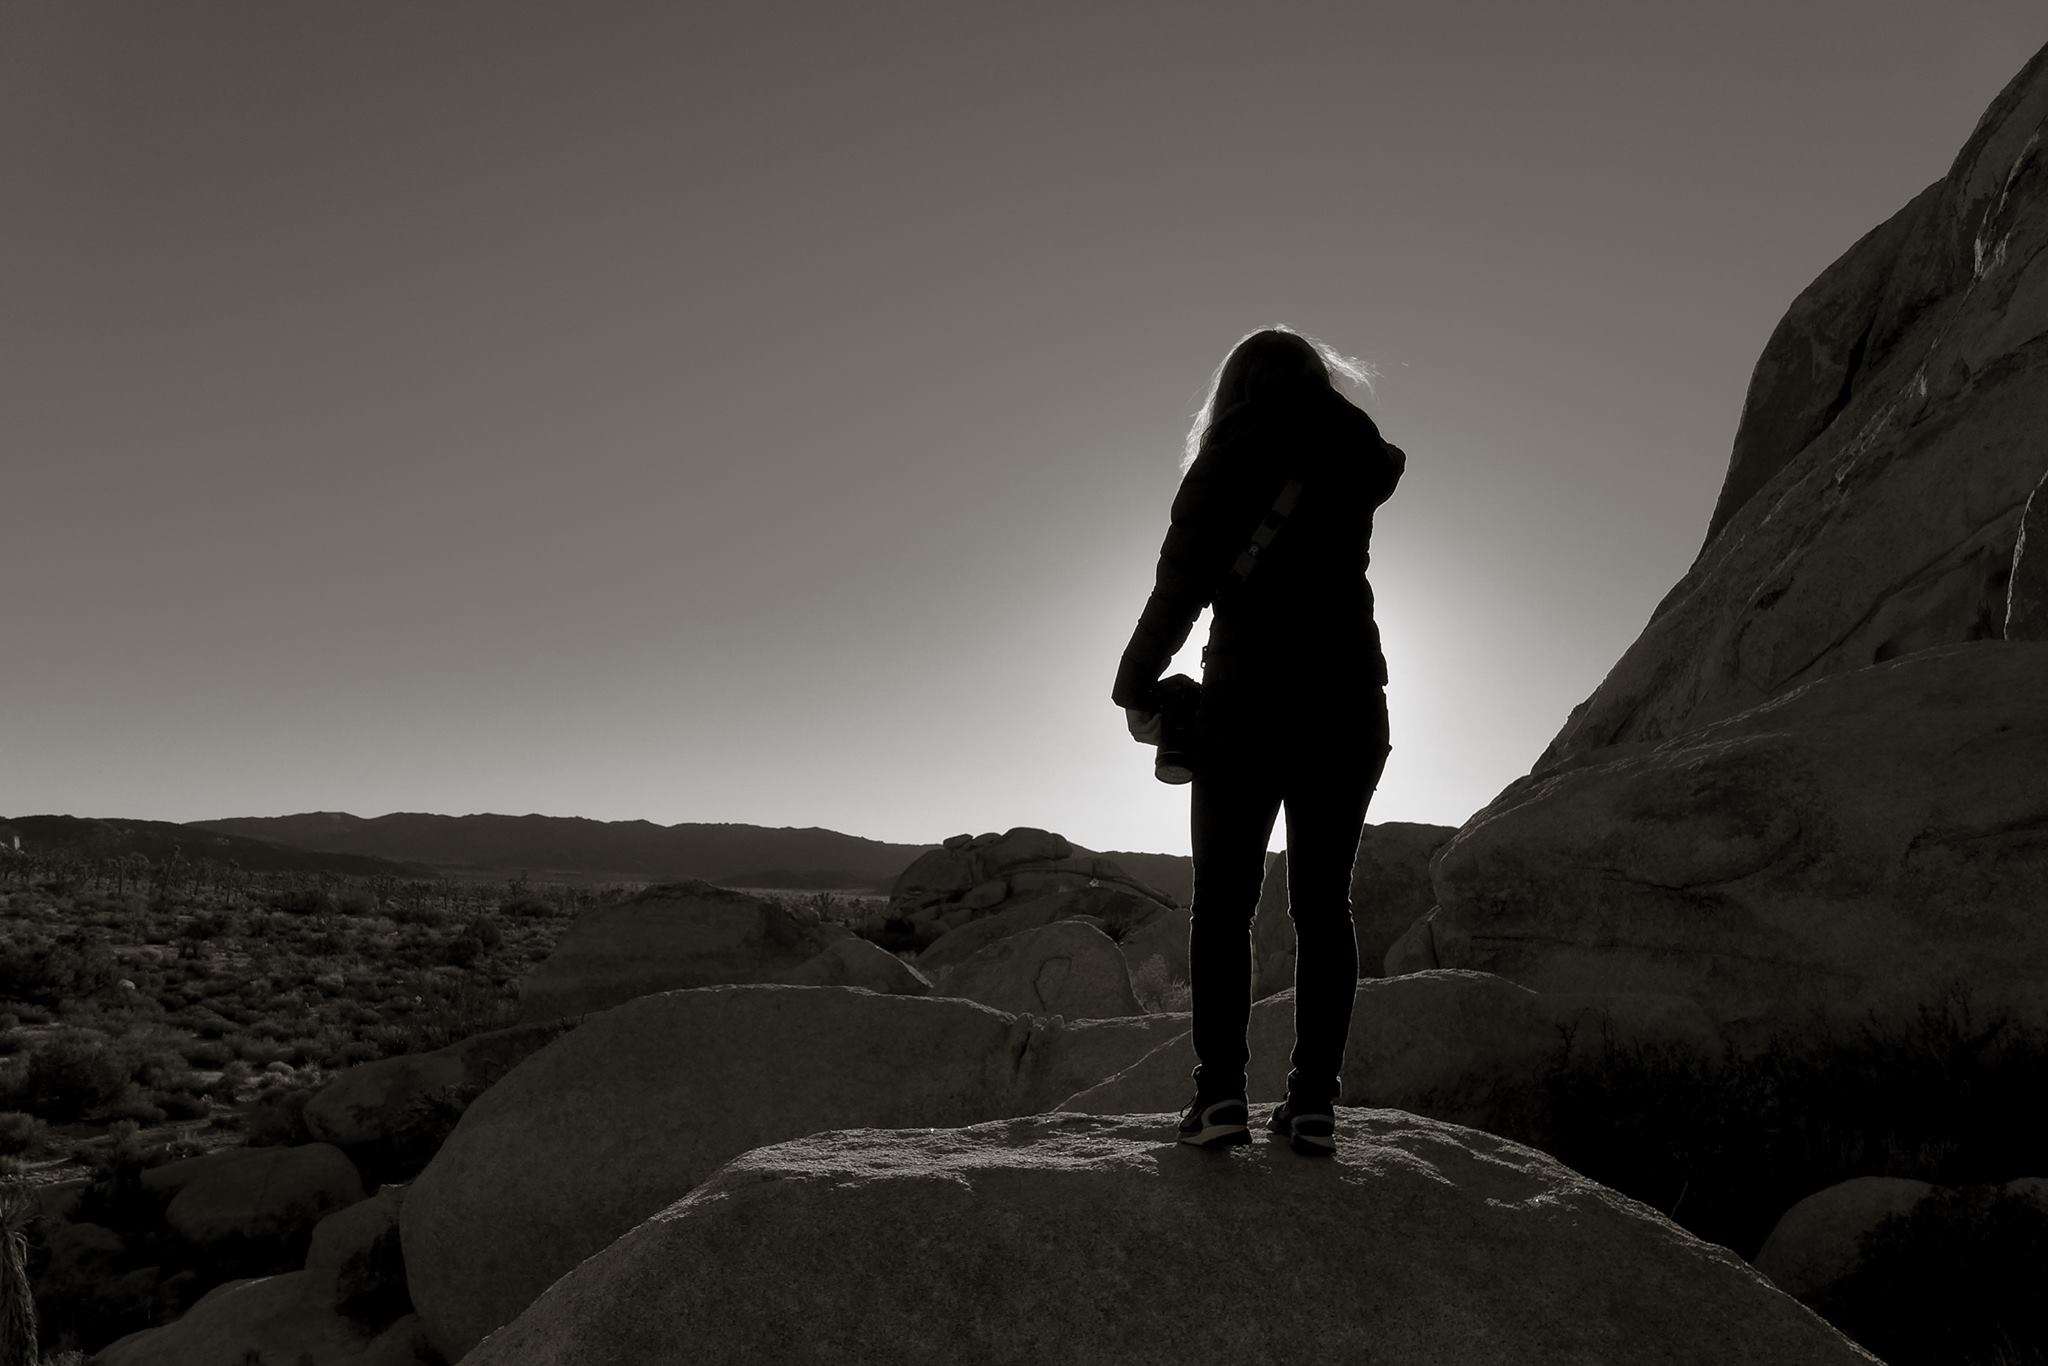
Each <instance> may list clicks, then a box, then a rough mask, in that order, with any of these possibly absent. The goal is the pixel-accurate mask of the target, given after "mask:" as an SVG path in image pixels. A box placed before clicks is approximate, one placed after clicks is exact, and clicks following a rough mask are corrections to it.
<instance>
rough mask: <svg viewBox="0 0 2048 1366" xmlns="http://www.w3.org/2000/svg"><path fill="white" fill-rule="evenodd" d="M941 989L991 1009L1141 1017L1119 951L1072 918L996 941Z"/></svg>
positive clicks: (1074, 1017) (958, 968) (961, 965)
mask: <svg viewBox="0 0 2048 1366" xmlns="http://www.w3.org/2000/svg"><path fill="white" fill-rule="evenodd" d="M940 990H941V991H942V992H943V993H944V994H945V995H947V996H958V997H962V998H964V999H966V1000H969V1001H979V1002H980V1003H981V1004H983V1005H985V1006H994V1007H995V1008H996V1009H997V1010H1007V1011H1010V1012H1012V1013H1030V1014H1034V1015H1064V1016H1066V1017H1067V1018H1068V1019H1070V1020H1083V1019H1087V1020H1100V1019H1109V1018H1113V1017H1115V1016H1119V1015H1136V1014H1139V1013H1140V1007H1139V1005H1138V998H1137V997H1136V996H1135V995H1133V994H1132V992H1131V974H1130V969H1129V968H1128V967H1126V966H1125V963H1124V956H1123V953H1122V952H1121V951H1120V950H1118V948H1117V946H1116V945H1115V943H1113V942H1112V941H1111V940H1110V937H1109V936H1108V935H1106V934H1104V933H1103V932H1102V931H1101V930H1098V929H1096V928H1095V927H1094V926H1093V925H1089V924H1084V923H1081V922H1078V921H1073V920H1060V921H1055V922H1053V923H1052V924H1050V925H1041V926H1039V927H1038V928H1037V929H1035V930H1024V931H1022V932H1020V933H1018V934H1013V935H1010V936H1008V937H1006V938H1003V939H999V940H997V941H996V942H995V943H993V944H990V945H989V946H988V947H987V948H985V949H983V950H981V951H980V952H979V953H976V954H975V955H974V956H973V957H971V958H968V959H966V960H965V961H963V962H961V963H959V964H958V965H956V966H955V967H954V968H953V969H952V970H951V971H949V972H948V973H947V974H946V979H945V982H944V984H943V985H942V986H941V987H940Z"/></svg>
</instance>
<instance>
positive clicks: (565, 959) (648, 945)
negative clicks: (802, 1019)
mask: <svg viewBox="0 0 2048 1366" xmlns="http://www.w3.org/2000/svg"><path fill="white" fill-rule="evenodd" d="M845 933H846V931H844V930H840V929H838V928H837V927H836V926H828V925H823V924H821V923H820V921H819V917H818V916H817V914H816V913H815V912H812V911H807V910H787V909H785V908H783V907H781V906H779V905H777V904H776V903H774V902H772V901H767V900H764V899H762V898H761V897H757V896H749V895H748V894H746V893H745V892H735V891H732V890H730V889H728V888H725V887H718V886H714V885H713V884H711V883H709V882H698V881H690V882H667V883H662V884H659V885H657V886H653V887H647V888H644V889H643V890H641V891H639V892H636V893H633V894H632V895H630V896H625V897H622V898H620V899H619V900H617V901H615V902H612V903H610V904H609V905H604V906H597V907H593V908H592V909H590V910H589V911H586V912H585V913H584V914H583V915H582V916H581V917H580V918H579V919H578V920H577V921H576V923H575V924H574V925H572V926H571V927H570V928H569V932H568V933H567V934H565V935H563V936H562V938H561V941H560V942H559V943H558V944H556V945H555V950H554V952H553V953H551V954H549V955H548V956H547V960H546V961H545V962H543V963H542V964H541V965H540V966H539V967H538V968H536V969H534V970H533V971H532V972H531V973H529V974H528V975H527V976H526V977H525V979H524V980H522V981H521V982H520V983H519V1013H520V1018H521V1019H523V1020H528V1021H532V1020H549V1019H554V1018H557V1017H559V1016H564V1015H583V1014H588V1013H589V1012H591V1011H594V1010H604V1009H606V1008H608V1007H610V1006H615V1005H617V1004H619V1003H620V1002H621V1001H630V1000H632V999H633V998H634V997H636V996H645V995H647V994H648V993H649V992H655V991H671V990H674V989H676V988H678V987H702V986H715V985H720V984H724V983H729V982H769V981H775V980H777V979H779V978H781V977H782V976H783V975H784V974H786V973H788V972H790V971H792V970H793V969H795V968H797V967H799V966H800V965H802V964H803V963H804V961H805V960H806V959H809V958H812V957H814V956H815V955H817V954H818V953H819V952H820V951H822V950H823V949H824V948H825V947H826V945H827V943H828V942H829V941H830V940H832V939H834V938H838V937H841V936H843V935H844V934H845Z"/></svg>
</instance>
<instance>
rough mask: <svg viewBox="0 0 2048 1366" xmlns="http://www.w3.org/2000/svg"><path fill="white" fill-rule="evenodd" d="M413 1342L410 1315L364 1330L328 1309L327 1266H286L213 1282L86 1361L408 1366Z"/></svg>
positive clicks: (108, 1364)
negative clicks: (184, 1306)
mask: <svg viewBox="0 0 2048 1366" xmlns="http://www.w3.org/2000/svg"><path fill="white" fill-rule="evenodd" d="M418 1346H419V1325H418V1323H417V1321H416V1320H413V1319H411V1318H410V1317H408V1318H406V1319H401V1320H399V1321H398V1322H397V1323H395V1324H393V1325H392V1326H391V1327H390V1328H388V1329H385V1330H384V1331H383V1332H381V1333H372V1332H367V1331H365V1330H364V1329H362V1328H361V1327H359V1326H358V1325H357V1324H355V1323H354V1322H353V1321H351V1320H350V1319H349V1318H347V1317H346V1316H344V1315H342V1314H340V1313H337V1312H336V1311H335V1308H334V1273H333V1272H332V1271H293V1272H288V1273H286V1274H284V1275H281V1276H262V1277H258V1278H257V1279H255V1280H246V1281H229V1282H228V1283H227V1284H226V1285H222V1286H217V1287H215V1288H214V1289H213V1290H211V1291H209V1292H208V1293H207V1294H206V1295H205V1296H204V1297H203V1298H201V1299H200V1301H199V1302H198V1303H197V1304H195V1305H193V1306H192V1307H191V1308H190V1309H188V1310H186V1311H185V1313H184V1315H183V1316H182V1317H180V1318H179V1319H178V1320H177V1321H176V1322H175V1323H170V1324H166V1325H165V1326H163V1327H161V1328H149V1329H145V1330H144V1331H142V1332H140V1333H130V1334H129V1335H128V1336H127V1337H124V1338H121V1339H120V1340H118V1341H116V1342H114V1343H112V1344H110V1345H108V1346H107V1347H105V1348H103V1349H101V1351H100V1354H99V1355H98V1356H97V1357H95V1358H94V1360H95V1361H97V1362H99V1363H100V1366H238V1364H239V1363H242V1362H247V1361H252V1360H256V1361H264V1362H277V1363H280V1364H282V1363H298V1366H411V1364H412V1363H415V1362H420V1361H422V1360H423V1358H422V1357H421V1356H420V1355H419V1352H418Z"/></svg>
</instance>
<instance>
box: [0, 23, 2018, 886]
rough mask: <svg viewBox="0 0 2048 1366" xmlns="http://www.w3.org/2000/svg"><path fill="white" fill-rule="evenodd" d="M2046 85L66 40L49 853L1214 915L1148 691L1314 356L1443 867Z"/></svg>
mask: <svg viewBox="0 0 2048 1366" xmlns="http://www.w3.org/2000/svg"><path fill="white" fill-rule="evenodd" d="M2043 41H2048V10H2044V9H2043V8H2042V6H2041V5H2040V4H2039V3H2038V0H1944V2H1943V3H1940V4H1934V3H1928V2H1927V0H1915V2H1914V3H1895V2H1887V0H1770V2H1769V3H1749V2H1745V3H1730V2H1729V0H1696V2H1694V3H1668V4H1667V3H1659V4H1643V3H1640V2H1639V0H1628V2H1626V3H1624V2H1622V0H1615V2H1614V3H1547V4H1540V5H1539V4H1526V3H1498V4H1485V5H1475V4H1463V3H1432V4H1427V5H1423V4H1404V5H1372V4H1323V5H1287V4H1278V3H1275V4H1262V5H1259V6H1245V5H1242V4H1234V3H1187V4H1143V5H1140V4H1117V3H1090V4H1061V3H1038V4H1031V5H1012V4H1002V5H994V4H990V5H979V4H959V3H952V2H951V0H947V2H945V3H916V4H873V5H858V6H855V5H842V4H808V5H780V4H745V5H726V6H717V7H712V6H702V5H689V4H682V5H678V4H672V3H654V2H653V0H632V2H630V3H606V4H602V5H586V4H572V3H568V2H567V0H562V2H561V3H556V4H552V5H546V6H540V5H531V4H523V3H507V2H506V0H488V3H483V2H481V0H479V2H475V3H460V4H455V3H433V2H431V0H403V2H402V3H400V2H398V0H389V2H378V3H367V2H366V0H349V2H348V3H339V2H338V0H335V2H332V3H320V4H315V3H294V4H278V3H275V2H274V0H250V2H249V3H242V4H233V5H229V4H217V3H203V2H201V0H178V3H175V4H164V3H159V2H158V0H133V2H132V3H126V4H95V3H79V2H78V0H11V3H8V4H6V5H5V6H4V7H0V175H4V187H5V188H4V191H0V300H4V307H0V588H4V592H0V815H25V814H30V813H37V812H69V813H73V814H78V815H95V816H125V817H147V818H156V819H164V820H189V819H198V818H205V817H215V816H228V815H266V814H276V813H282V812H290V811H300V810H316V809H317V810H347V811H353V812H355V813H357V814H359V815H366V816H368V815H379V814H382V813H384V812H387V811H393V810H413V811H441V812H449V813H458V814H459V813H464V812H472V811H500V812H512V813H523V812H528V811H538V812H543V813H549V814H558V815H581V816H590V817H597V818H602V819H620V818H645V819H649V820H654V821H659V822H663V823H668V822H674V821H683V820H693V821H695V820H701V821H745V822H755V823H759V824H764V825H798V826H802V825H820V826H826V827H830V828H833V829H837V830H843V831H847V832H850V833H853V834H859V835H867V836H871V837H874V838H879V839H890V840H903V841H934V840H938V839H941V838H943V837H944V836H946V835H949V834H952V833H954V832H956V831H963V830H975V831H979V830H986V829H1004V828H1007V827H1009V826H1012V825H1039V826H1046V827H1049V828H1052V829H1055V830H1059V831H1061V832H1063V833H1065V834H1067V835H1069V836H1071V837H1072V838H1074V839H1075V840H1077V841H1079V842H1080V843H1082V844H1085V845H1089V846H1091V847H1095V848H1138V849H1150V850H1159V851H1165V852H1174V853H1185V852H1187V849H1188V832H1187V790H1186V789H1185V788H1171V787H1167V786H1164V785H1162V784H1159V783H1157V782H1155V781H1154V780H1153V779H1152V777H1151V769H1150V763H1149V759H1150V754H1151V752H1150V751H1149V750H1146V749H1143V748H1141V747H1139V746H1138V745H1136V744H1135V743H1134V742H1133V741H1131V740H1130V739H1129V737H1128V735H1127V734H1126V732H1125V729H1124V718H1123V714H1122V713H1121V712H1120V711H1118V710H1117V709H1116V708H1115V707H1113V706H1112V705H1111V704H1110V702H1109V689H1110V682H1111V679H1112V676H1113V675H1114V673H1115V670H1116V662H1117V656H1118V654H1119V652H1120V651H1121V650H1122V648H1123V644H1124V641H1125V639H1126V638H1127V637H1128V635H1129V632H1130V629H1131V626H1132V623H1133V622H1134V621H1135V620H1136V618H1137V614H1138V610H1139V608H1140V607H1141V606H1142V604H1143V602H1144V598H1145V594H1146V592H1147V590H1148V589H1149V587H1150V583H1151V575H1152V570H1153V565H1154V561H1155V558H1156V556H1157V553H1158V549H1159V541H1160V538H1161V536H1162V535H1163V533H1164V531H1165V529H1166V515H1167V506H1168V504H1169V503H1170V501H1171V499H1172V497H1173V493H1174V489H1175V484H1176V481H1177V479H1178V477H1179V475H1178V470H1177V462H1178V457H1179V446H1180V441H1181V437H1182V435H1183V433H1184V432H1185V430H1186V426H1187V421H1188V413H1189V411H1190V410H1191V408H1192V407H1193V406H1194V404H1195V403H1196V402H1197V400H1198V399H1199V397H1200V394H1201V390H1202V386H1203V384H1204V382H1205V381H1206V379H1207V377H1208V375H1209V373H1210V371H1211V369H1212V368H1213V367H1214V365H1215V364H1216V363H1217V361H1218V360H1220V359H1221V357H1222V355H1223V352H1224V351H1225V350H1226V349H1227V348H1228V347H1229V345H1230V344H1231V343H1232V342H1234V341H1235V340H1236V339H1237V338H1238V337H1239V336H1240V335H1241V334H1242V333H1244V332H1245V331H1247V330H1249V329H1251V328H1253V327H1256V326H1259V325H1262V324H1266V323H1270V322H1275V321H1280V322H1285V323H1287V324H1290V325H1292V326H1294V327H1297V328H1299V329H1301V330H1303V331H1306V332H1309V333H1311V334H1313V335H1317V336H1321V337H1323V338H1325V339H1326V340H1328V341H1330V342H1331V343H1333V344H1335V345H1336V346H1338V347H1339V348H1340V349H1342V350H1344V351H1346V352H1349V353H1352V354H1355V355H1359V356H1362V357H1364V358H1365V359H1368V360H1370V361H1372V362H1374V363H1375V364H1377V365H1378V366H1379V367H1380V369H1381V370H1382V372H1383V374H1384V378H1383V379H1382V381H1381V382H1380V384H1379V386H1378V391H1377V393H1376V394H1375V395H1372V396H1368V397H1364V398H1363V400H1362V401H1363V403H1364V406H1366V407H1367V408H1368V410H1369V411H1371V412H1372V413H1373V414H1374V415H1375V417H1376V418H1377V419H1378V420H1379V422H1380V425H1381V427H1382V429H1383V430H1384V431H1385V432H1386V433H1387V435H1388V437H1389V438H1390V439H1392V440H1393V441H1395V442H1397V443H1398V444H1400V445H1401V446H1403V447H1404V448H1406V450H1407V451H1408V454H1409V466H1408V474H1407V478H1406V480H1405V482H1404V483H1403V485H1402V487H1401V489H1400V491H1399V492H1398V493H1397V494H1396V496H1395V498H1394V500H1393V501H1392V502H1390V503H1389V504H1388V505H1387V506H1386V507H1385V508H1384V509H1382V511H1381V513H1380V517H1379V523H1378V534H1377V536H1376V537H1375V543H1374V547H1373V571H1372V579H1373V583H1374V587H1375V589H1376V591H1377V594H1378V598H1379V603H1380V616H1381V622H1382V629H1383V632H1384V635H1385V639H1386V645H1387V651H1388V654H1389V657H1390V660H1391V666H1392V671H1393V684H1392V687H1391V688H1390V693H1389V697H1390V705H1391V708H1392V713H1393V723H1394V745H1395V749H1394V754H1393V758H1392V761H1391V763H1390V765H1389V767H1388V769H1387V773H1386V778H1385V781H1384V782H1383V784H1382V785H1381V788H1380V792H1379V796H1378V798H1377V799H1376V800H1375V802H1374V804H1373V809H1372V812H1371V819H1373V820H1426V821H1438V822H1443V823H1447V824H1457V823H1459V822H1461V821H1463V820H1464V818H1465V817H1466V816H1468V815H1469V814H1470V813H1471V812H1473V811H1474V810H1476V809H1477V808H1479V807H1480V806H1482V805H1484V804H1485V803H1486V802H1487V801H1488V800H1489V799H1491V797H1492V796H1493V795H1494V794H1495V793H1496V792H1497V791H1498V790H1499V789H1500V788H1501V787H1503V786H1504V785H1506V784H1507V783H1508V782H1509V781H1511V780H1512V779H1513V778H1515V777H1516V776H1518V775H1520V774H1521V773H1523V772H1525V771H1526V770H1527V768H1528V766H1529V764H1530V763H1531V762H1532V761H1533V760H1534V758H1535V757H1536V755H1537V754H1538V753H1539V752H1540V751H1541V750H1542V748H1543V747H1544V745H1545V744H1546V743H1547V742H1548V740H1549V738H1550V737H1551V735H1552V734H1553V733H1554V732H1555V731H1556V730H1557V728H1558V726H1559V725H1560V724H1561V723H1562V722H1563V720H1564V717H1565V714H1566V713H1567V712H1568V711H1569V710H1570V708H1571V707H1572V706H1573V705H1574V704H1575V703H1577V702H1578V701H1579V700H1580V699H1581V698H1583V697H1584V696H1585V694H1586V693H1587V692H1589V691H1590V690H1591V689H1592V687H1593V686H1594V684H1595V683H1597V682H1598V681H1599V679H1600V677H1601V676H1602V675H1603V674H1604V673H1605V671H1606V669H1607V668H1608V666H1609V665H1610V664H1611V663H1612V662H1613V661H1614V659H1615V658H1616V657H1617V656H1618V655H1619V654H1620V652H1621V651H1622V649H1623V648H1624V647H1625V646H1626V645H1627V644H1628V642H1629V641H1630V640H1632V639H1633V638H1634V636H1635V635H1636V633H1637V632H1638V631H1639V630H1640V629H1641V627H1642V625H1643V622H1644V621H1645V619H1646V618H1647V617H1648V614H1649V612H1650V609H1651V608H1652V607H1653V606H1654V605H1655V603H1656V602H1657V600H1658V598H1659V597H1661V596H1662V594H1663V593H1664V591H1665V589H1666V588H1668V587H1669V586H1670V584H1671V583H1672V582H1673V581H1674V580H1675V579H1676V578H1677V577H1678V576H1679V575H1680V574H1681V573H1682V572H1683V570H1684V569H1685V567H1686V565H1687V564H1688V563H1689V562H1690V560H1691V558H1692V556H1693V553H1694V552H1695V550H1696V549H1697V548H1698V544H1699V540H1700V537H1701V535H1702V533H1703V532H1704V529H1705V526H1706V521H1707V516H1708V513H1709V512H1710V510H1711V509H1712V506H1713V502H1714V497H1715V494H1716V492H1717V491H1718V488H1719V485H1720V480H1721V475H1722V471H1723V469H1724V467H1725V464H1726V460H1727V455H1728V447H1729V443H1730V440H1731V438H1732V436H1733V434H1734V429H1735V421H1736V417H1737V415H1738V412H1739V410H1740V405H1741V400H1742V394H1743V389H1744V386H1745V385H1746V383H1747V381H1748V377H1749V373H1750V369H1751V366H1752V365H1753V364H1754V362H1755V359H1756V356H1757V353H1758V351H1759V350H1760V349H1761V348H1762V346H1763V343H1764V340H1765V338H1766V337H1767V336H1768V335H1769V333H1770V330H1771V328H1772V327H1773V326H1774V325H1775V324H1776V322H1777V320H1778V318H1779V317H1780V316H1781V315H1782V313H1783V312H1784V310H1785V307H1786V305H1787V304H1788V303H1790V301H1791V300H1792V297H1793V296H1794V295H1795V294H1796V293H1797V292H1798V291H1799V290H1800V289H1801V288H1802V287H1804V286H1805V285H1806V284H1807V283H1808V281H1810V280H1811V279H1812V278H1813V277H1814V275H1815V274H1816V273H1818V272H1819V271H1820V270H1821V269H1822V268H1823V267H1824V266H1826V265H1827V264H1828V262H1830V261H1831V260H1833V259H1834V258H1835V257H1836V256H1837V255H1839V254H1840V253H1841V252H1842V251H1843V250H1844V249H1846V248H1847V247H1848V246H1849V244H1850V243H1851V242H1853V241H1854V240H1855V239H1856V238H1857V237H1858V236H1860V235H1861V234H1862V233H1863V232H1864V231H1866V230H1867V229H1869V228H1870V227H1872V226H1874V225H1875V224H1877V223H1878V222H1880V221H1881V220H1882V219H1884V218H1886V217H1888V216H1889V215H1890V214H1891V213H1892V212H1893V211H1894V210H1896V209H1897V208H1898V207H1900V206H1901V205H1902V204H1904V203H1905V202H1906V200H1907V199H1908V198H1910V197H1911V196H1912V195H1913V194H1914V193H1916V192H1917V191H1918V190H1920V189H1921V188H1922V187H1923V186H1925V185H1926V184H1927V183H1928V182H1930V181H1932V180H1934V179H1935V178H1937V177H1938V176H1940V175H1941V174H1942V173H1943V172H1944V171H1945V170H1946V169H1947V166H1948V163H1949V161H1950V159H1951V158H1952V157H1953V156H1954V154H1955V152H1956V150H1957V149H1958V147H1959V146H1960V145H1961V143H1962V141H1963V139H1964V138H1965V137H1966V136H1967V135H1968V133H1969V131H1970V129H1971V127H1972V126H1973V125H1974V123H1975V121H1976V119H1977V117H1978V115H1979V114H1980V113H1981V112H1982V110H1983V108H1984V106H1985V105H1986V104H1987V103H1988V102H1989V101H1990V100H1991V98H1992V97H1993V96H1994V95H1995V94H1996V93H1997V92H1998V90H1999V89H2000V88H2001V87H2002V86H2003V85H2004V84H2005V82H2006V81H2007V80H2008V79H2009V78H2010V77H2011V76H2012V75H2013V74H2014V73H2015V72H2017V71H2018V70H2019V68H2020V66H2021V65H2022V64H2023V63H2024V62H2025V60H2026V59H2027V58H2028V56H2030V55H2031V54H2032V53H2033V51H2034V50H2035V49H2036V48H2037V47H2039V46H2040V45H2041V43H2042V42H2043ZM1206 629H1207V619H1206V616H1205V617H1204V619H1203V621H1202V622H1201V623H1199V624H1198V625H1197V627H1196V632H1195V634H1194V636H1193V637H1191V640H1190V645H1189V648H1188V650H1187V651H1186V652H1184V654H1183V657H1182V659H1181V660H1180V661H1179V663H1180V666H1181V667H1182V668H1184V669H1185V670H1187V671H1188V672H1195V671H1196V667H1195V664H1196V661H1195V658H1194V656H1195V654H1196V652H1197V649H1198V647H1199V644H1200V642H1201V639H1202V637H1203V633H1204V632H1205V631H1206ZM1282 836H1283V832H1282V830H1280V829H1277V828H1276V831H1275V835H1274V846H1275V847H1280V845H1281V843H1282Z"/></svg>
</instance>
